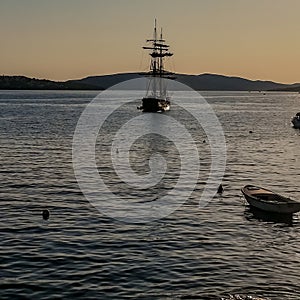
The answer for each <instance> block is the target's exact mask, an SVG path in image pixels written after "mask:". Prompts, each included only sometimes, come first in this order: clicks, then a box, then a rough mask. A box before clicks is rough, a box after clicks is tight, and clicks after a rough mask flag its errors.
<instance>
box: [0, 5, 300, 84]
mask: <svg viewBox="0 0 300 300" xmlns="http://www.w3.org/2000/svg"><path fill="white" fill-rule="evenodd" d="M299 11H300V1H299V0H149V1H148V0H109V1H108V0H59V1H58V0H51V1H46V0H44V1H41V0H25V1H24V0H1V2H0V36H1V46H0V74H4V75H25V76H29V77H36V78H47V79H52V80H67V79H76V78H82V77H85V76H89V75H101V74H111V73H121V72H136V71H141V68H142V69H143V68H145V63H146V54H145V53H144V54H143V50H142V49H141V47H142V46H143V45H144V41H145V39H146V38H149V37H151V35H152V30H153V22H154V18H157V19H158V24H159V26H162V27H163V29H164V34H165V38H166V39H167V41H168V42H169V43H170V45H171V50H172V51H173V52H174V58H173V59H172V62H173V64H174V66H175V71H176V72H178V73H187V74H201V73H218V74H224V75H231V76H241V77H245V78H249V79H261V80H273V81H277V82H283V83H294V82H300V59H299V53H300V38H299V35H300V18H299ZM141 62H142V64H141Z"/></svg>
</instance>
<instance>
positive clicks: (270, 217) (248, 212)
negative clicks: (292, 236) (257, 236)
mask: <svg viewBox="0 0 300 300" xmlns="http://www.w3.org/2000/svg"><path fill="white" fill-rule="evenodd" d="M244 214H245V218H246V219H247V220H248V221H253V220H254V219H255V220H259V221H262V222H272V223H283V224H286V225H288V226H293V214H280V213H274V212H267V211H264V210H261V209H259V208H256V207H253V206H251V205H249V206H247V207H246V209H245V213H244Z"/></svg>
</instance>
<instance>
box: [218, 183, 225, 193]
mask: <svg viewBox="0 0 300 300" xmlns="http://www.w3.org/2000/svg"><path fill="white" fill-rule="evenodd" d="M223 192H224V188H223V186H222V184H220V185H219V187H218V194H222V193H223Z"/></svg>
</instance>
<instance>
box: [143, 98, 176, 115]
mask: <svg viewBox="0 0 300 300" xmlns="http://www.w3.org/2000/svg"><path fill="white" fill-rule="evenodd" d="M139 108H140V109H141V110H142V111H143V112H164V111H167V110H170V101H168V100H164V99H157V98H143V99H142V106H141V107H139Z"/></svg>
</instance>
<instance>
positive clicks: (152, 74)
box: [138, 20, 175, 112]
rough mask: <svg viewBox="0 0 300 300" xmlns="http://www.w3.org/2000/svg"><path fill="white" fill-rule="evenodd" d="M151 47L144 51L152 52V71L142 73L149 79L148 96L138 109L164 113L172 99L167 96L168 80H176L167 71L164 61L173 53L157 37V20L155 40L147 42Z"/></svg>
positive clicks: (161, 37)
mask: <svg viewBox="0 0 300 300" xmlns="http://www.w3.org/2000/svg"><path fill="white" fill-rule="evenodd" d="M147 43H150V45H149V46H145V47H143V49H146V50H150V53H149V55H150V56H151V62H150V71H149V72H146V73H141V74H142V75H144V76H147V77H149V80H150V81H149V85H148V90H147V94H146V96H145V97H144V98H143V99H142V105H141V106H139V107H138V109H141V110H142V111H143V112H164V111H166V110H169V109H170V99H169V97H168V96H167V88H166V80H165V79H174V78H175V77H173V76H172V74H173V73H172V72H169V71H167V70H165V68H164V60H165V58H166V57H169V56H172V55H173V53H170V52H169V47H170V46H169V45H167V44H165V40H164V39H163V36H162V30H161V33H160V37H158V35H157V29H156V20H155V25H154V33H153V38H152V39H149V40H147Z"/></svg>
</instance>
